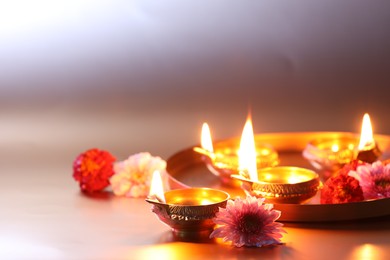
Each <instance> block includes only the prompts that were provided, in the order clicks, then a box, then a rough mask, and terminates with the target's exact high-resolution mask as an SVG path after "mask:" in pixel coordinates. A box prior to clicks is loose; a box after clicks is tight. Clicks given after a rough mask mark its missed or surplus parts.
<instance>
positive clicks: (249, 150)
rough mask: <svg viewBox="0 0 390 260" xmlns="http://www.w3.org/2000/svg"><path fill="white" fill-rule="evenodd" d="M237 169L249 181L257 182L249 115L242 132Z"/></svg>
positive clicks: (253, 139) (254, 148) (253, 136)
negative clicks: (247, 176)
mask: <svg viewBox="0 0 390 260" xmlns="http://www.w3.org/2000/svg"><path fill="white" fill-rule="evenodd" d="M238 156H239V168H240V171H241V172H242V173H243V175H245V176H246V175H249V178H250V180H252V181H254V182H256V181H258V176H257V162H256V156H257V155H256V145H255V135H254V133H253V125H252V119H251V116H250V114H249V115H248V118H247V120H246V122H245V125H244V129H243V130H242V135H241V142H240V149H239V150H238Z"/></svg>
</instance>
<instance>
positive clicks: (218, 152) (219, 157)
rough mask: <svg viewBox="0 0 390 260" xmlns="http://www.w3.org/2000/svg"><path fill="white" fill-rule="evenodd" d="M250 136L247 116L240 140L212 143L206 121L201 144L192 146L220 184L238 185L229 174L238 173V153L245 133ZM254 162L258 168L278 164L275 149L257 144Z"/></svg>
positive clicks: (251, 128)
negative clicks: (218, 179) (219, 180)
mask: <svg viewBox="0 0 390 260" xmlns="http://www.w3.org/2000/svg"><path fill="white" fill-rule="evenodd" d="M248 134H249V135H250V136H252V138H254V134H253V126H252V120H251V118H250V116H248V118H247V120H246V123H245V126H244V129H243V132H242V136H241V140H240V141H238V140H236V139H235V140H228V141H224V142H218V143H216V144H215V146H214V145H213V142H212V138H211V133H210V128H209V126H208V125H207V123H204V124H203V127H202V135H201V146H202V147H194V151H195V152H197V153H200V154H202V155H203V157H202V160H203V161H204V162H205V164H206V166H207V168H208V169H209V171H210V172H212V173H213V174H214V175H216V176H218V177H219V178H220V179H221V182H222V184H225V185H227V186H239V185H240V184H241V183H240V182H238V181H237V180H235V179H233V178H231V175H233V174H238V173H239V160H240V158H242V157H240V156H239V153H240V150H241V148H240V147H241V146H242V144H243V142H244V143H245V142H247V140H246V139H247V135H248ZM254 164H256V166H257V167H258V168H265V167H273V166H276V165H278V164H279V156H278V153H277V152H276V151H275V149H274V148H273V147H272V146H271V145H268V144H263V143H261V144H257V146H256V147H255V152H254Z"/></svg>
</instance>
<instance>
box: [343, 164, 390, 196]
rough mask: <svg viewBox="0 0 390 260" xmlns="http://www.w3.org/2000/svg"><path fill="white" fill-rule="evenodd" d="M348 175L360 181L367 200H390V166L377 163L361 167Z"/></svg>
mask: <svg viewBox="0 0 390 260" xmlns="http://www.w3.org/2000/svg"><path fill="white" fill-rule="evenodd" d="M348 175H349V176H352V177H354V178H355V179H357V180H358V181H359V184H360V186H361V187H362V190H363V195H364V198H365V199H379V198H390V164H387V165H386V164H384V163H382V162H381V161H377V162H374V163H372V164H366V165H362V166H359V167H357V169H356V171H350V172H349V173H348Z"/></svg>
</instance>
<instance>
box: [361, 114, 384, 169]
mask: <svg viewBox="0 0 390 260" xmlns="http://www.w3.org/2000/svg"><path fill="white" fill-rule="evenodd" d="M358 150H359V152H358V155H357V159H358V160H360V161H363V162H368V163H373V162H375V161H376V160H377V159H378V158H379V156H381V154H382V153H381V151H380V150H379V148H378V146H377V145H376V142H375V140H374V136H373V131H372V126H371V120H370V116H369V115H368V114H367V113H366V114H364V117H363V123H362V131H361V136H360V142H359V146H358Z"/></svg>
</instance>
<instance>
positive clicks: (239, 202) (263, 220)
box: [210, 196, 286, 247]
mask: <svg viewBox="0 0 390 260" xmlns="http://www.w3.org/2000/svg"><path fill="white" fill-rule="evenodd" d="M280 214H281V213H280V211H278V210H274V209H273V204H264V199H261V198H259V199H258V198H256V197H252V196H248V197H246V199H241V198H237V199H235V200H234V201H232V200H229V201H228V202H227V205H226V208H220V210H219V212H217V214H216V217H215V218H214V219H213V221H214V222H215V223H216V224H217V227H216V229H215V230H214V231H213V232H212V233H211V234H210V238H213V237H215V238H222V239H223V241H224V242H227V241H231V243H232V244H233V245H235V246H236V247H242V246H253V247H262V246H268V245H277V244H280V243H281V241H280V238H282V234H281V233H286V232H285V231H284V230H283V229H282V226H283V224H282V223H278V222H275V221H276V220H277V219H278V218H279V217H280Z"/></svg>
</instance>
